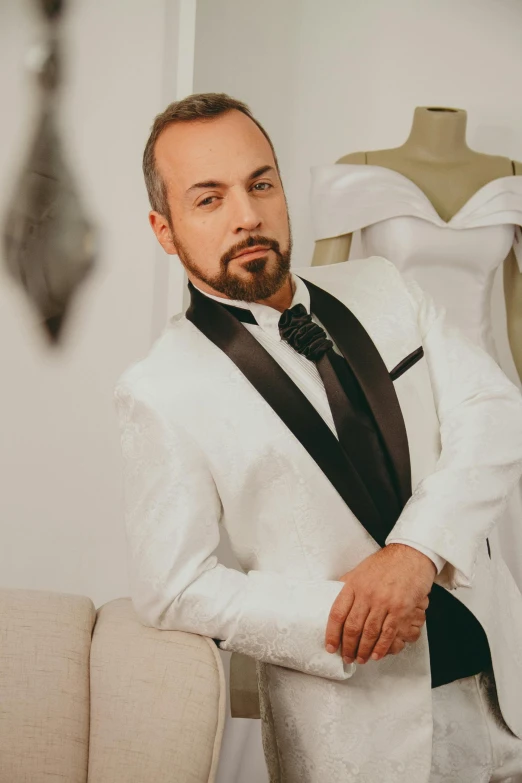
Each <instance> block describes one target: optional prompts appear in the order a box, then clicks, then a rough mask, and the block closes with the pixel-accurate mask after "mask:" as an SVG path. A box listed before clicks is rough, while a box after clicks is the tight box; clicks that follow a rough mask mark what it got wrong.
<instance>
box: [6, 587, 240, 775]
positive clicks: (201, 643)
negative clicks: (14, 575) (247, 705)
mask: <svg viewBox="0 0 522 783" xmlns="http://www.w3.org/2000/svg"><path fill="white" fill-rule="evenodd" d="M225 705H226V690H225V678H224V673H223V666H222V663H221V659H220V657H219V652H218V650H217V648H216V645H215V644H214V642H213V641H212V640H211V639H207V638H204V637H202V636H196V635H194V634H188V633H181V632H178V631H158V630H156V629H154V628H146V627H145V626H143V625H141V624H140V622H139V621H138V619H137V617H136V615H135V613H134V610H133V608H132V604H131V602H130V599H128V598H121V599H118V600H116V601H111V602H110V603H108V604H105V606H102V607H101V608H100V609H99V610H98V612H96V610H95V608H94V605H93V603H92V601H91V600H90V599H89V598H85V597H83V596H73V595H65V594H62V593H50V592H41V591H31V590H8V589H0V783H43V782H44V781H45V783H55V782H56V783H58V781H59V783H65V782H66V783H212V781H214V780H215V775H216V770H217V765H218V759H219V752H220V748H221V740H222V736H223V727H224V721H225Z"/></svg>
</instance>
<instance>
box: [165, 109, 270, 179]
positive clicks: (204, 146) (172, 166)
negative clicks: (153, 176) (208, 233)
mask: <svg viewBox="0 0 522 783" xmlns="http://www.w3.org/2000/svg"><path fill="white" fill-rule="evenodd" d="M234 115H235V116H234ZM237 115H239V116H237ZM155 157H156V165H157V167H158V169H159V171H160V174H162V176H163V177H164V178H165V179H166V180H167V181H168V182H169V185H170V184H172V185H173V186H174V187H176V189H178V187H180V188H182V189H183V190H186V189H187V188H188V187H190V186H191V185H193V184H194V183H196V182H199V181H206V180H209V181H210V180H216V181H220V182H221V181H224V180H225V179H229V178H231V177H232V178H234V179H235V178H237V177H238V176H239V177H247V176H248V175H249V174H250V173H252V172H253V171H255V170H256V169H259V168H261V167H263V166H274V168H275V161H274V157H273V154H272V150H271V147H270V144H269V143H268V141H267V139H266V137H265V136H264V134H263V133H262V132H261V131H260V130H259V128H258V127H257V125H256V124H255V123H254V122H252V120H251V119H250V118H249V117H247V116H246V115H243V114H242V113H241V112H238V111H234V112H229V113H228V114H226V115H223V116H222V117H218V118H215V119H211V120H198V121H194V122H180V123H175V124H172V125H170V126H168V127H167V128H166V129H165V130H164V131H163V133H162V134H161V135H160V137H159V139H158V141H157V142H156V149H155Z"/></svg>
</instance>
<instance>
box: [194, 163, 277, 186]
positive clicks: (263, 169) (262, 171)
mask: <svg viewBox="0 0 522 783" xmlns="http://www.w3.org/2000/svg"><path fill="white" fill-rule="evenodd" d="M269 171H275V169H274V167H273V166H261V167H260V168H258V169H256V170H255V171H253V172H252V174H250V175H249V176H248V177H247V179H248V180H251V179H257V177H262V176H263V174H267V173H268V172H269ZM222 187H225V183H224V182H218V180H215V179H209V180H207V181H206V182H196V183H195V184H194V185H191V186H190V188H189V189H188V190H187V193H191V192H192V191H193V190H203V189H205V188H222Z"/></svg>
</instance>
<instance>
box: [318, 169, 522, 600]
mask: <svg viewBox="0 0 522 783" xmlns="http://www.w3.org/2000/svg"><path fill="white" fill-rule="evenodd" d="M312 218H313V224H314V239H315V240H318V239H326V238H327V237H335V236H340V235H342V234H351V233H353V232H354V231H359V230H360V231H361V242H362V250H363V257H367V256H376V255H377V256H384V257H385V258H388V259H389V260H390V261H393V262H394V263H395V264H396V266H397V268H398V269H399V271H400V272H402V273H403V274H405V275H407V276H410V277H412V278H414V279H415V280H416V281H417V282H418V283H419V285H420V286H421V287H422V288H423V289H424V290H426V291H427V292H428V293H430V294H431V295H432V296H433V298H434V300H435V301H436V303H437V304H440V305H443V306H444V307H445V308H446V312H447V316H448V318H449V319H450V321H451V322H453V324H455V325H456V326H458V327H459V328H460V329H461V330H462V331H463V332H464V333H465V334H466V335H467V336H468V337H469V338H470V339H471V340H473V341H474V342H476V343H478V344H479V345H481V346H482V347H483V348H485V350H486V351H488V353H489V354H491V356H492V357H493V358H494V359H495V360H496V361H497V362H498V363H499V364H500V365H501V366H502V367H503V369H504V370H505V371H507V368H506V367H504V366H503V365H502V362H501V361H500V360H499V356H498V352H497V348H496V344H495V341H494V338H493V328H492V318H491V292H492V287H493V280H494V278H495V273H496V271H497V269H498V267H499V266H500V265H501V264H502V263H503V261H504V259H505V258H506V256H507V255H508V253H509V251H510V249H511V247H514V249H515V255H516V257H517V261H518V265H519V268H520V272H521V273H522V231H521V228H520V227H521V226H522V176H515V175H513V176H510V177H502V178H500V179H496V180H493V181H492V182H489V183H488V184H487V185H484V186H483V187H482V188H480V190H478V191H477V192H476V193H475V194H474V195H473V196H472V197H471V198H470V199H469V201H467V202H466V204H464V206H463V207H462V208H461V209H460V210H459V211H458V212H457V214H456V215H454V217H453V218H452V219H451V220H450V221H449V222H445V221H444V220H442V218H441V217H440V216H439V215H438V213H437V211H436V210H435V208H434V206H433V205H432V203H431V202H430V200H429V199H428V198H427V196H425V194H424V193H423V192H422V190H421V189H420V188H419V187H418V186H417V185H416V184H415V183H414V182H412V181H411V180H410V179H408V178H407V177H405V176H403V175H402V174H399V173H397V172H395V171H392V170H391V169H387V168H384V167H382V166H370V165H351V164H335V165H333V166H319V167H315V168H313V169H312ZM504 331H505V332H506V334H507V327H506V326H504ZM506 340H507V337H506ZM510 358H511V356H510ZM513 368H514V364H513ZM507 374H508V375H509V377H510V378H512V379H513V380H514V379H515V378H518V376H517V375H516V373H514V372H513V371H511V372H507ZM518 383H519V386H520V382H518ZM497 529H498V538H499V539H500V547H501V550H502V554H503V556H504V559H505V561H506V562H507V564H508V565H509V567H510V569H511V571H512V573H513V576H514V577H515V579H516V580H517V582H518V585H519V587H521V588H522V486H521V487H519V488H518V490H517V491H515V492H514V493H513V495H512V496H511V498H510V500H509V502H508V505H507V507H506V512H505V515H504V517H503V519H502V520H501V521H500V522H499V525H498V528H497ZM497 540H498V539H497Z"/></svg>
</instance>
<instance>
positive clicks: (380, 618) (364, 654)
mask: <svg viewBox="0 0 522 783" xmlns="http://www.w3.org/2000/svg"><path fill="white" fill-rule="evenodd" d="M386 614H387V612H386V609H382V610H381V611H380V612H377V611H371V612H370V614H369V615H368V617H367V618H366V622H365V623H364V628H363V631H362V634H361V639H360V641H359V646H358V648H357V657H356V661H357V663H366V662H367V660H368V658H369V657H370V655H371V654H372V652H373V648H374V647H375V645H376V643H377V639H378V638H379V636H380V635H381V630H382V626H383V623H384V621H385V619H386Z"/></svg>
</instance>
